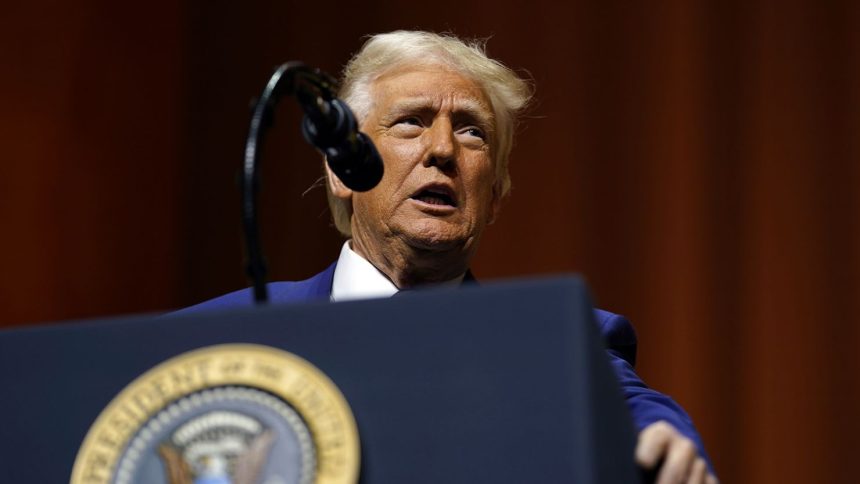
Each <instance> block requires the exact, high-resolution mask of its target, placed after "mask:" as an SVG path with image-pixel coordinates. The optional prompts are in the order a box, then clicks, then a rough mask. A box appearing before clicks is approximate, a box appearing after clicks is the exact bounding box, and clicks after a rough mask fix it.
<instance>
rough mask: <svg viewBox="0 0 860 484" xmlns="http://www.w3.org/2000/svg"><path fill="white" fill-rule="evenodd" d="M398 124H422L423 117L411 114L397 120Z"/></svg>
mask: <svg viewBox="0 0 860 484" xmlns="http://www.w3.org/2000/svg"><path fill="white" fill-rule="evenodd" d="M396 124H407V125H410V126H421V119H419V118H418V117H416V116H409V117H406V118H402V119H399V120H397V123H396Z"/></svg>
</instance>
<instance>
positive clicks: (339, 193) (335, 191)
mask: <svg viewBox="0 0 860 484" xmlns="http://www.w3.org/2000/svg"><path fill="white" fill-rule="evenodd" d="M323 165H325V178H326V183H328V189H329V190H330V191H331V194H332V195H334V196H335V197H337V198H340V199H342V200H351V199H352V190H351V189H349V188H348V187H347V186H346V185H344V184H343V182H342V181H340V178H338V177H337V175H335V174H334V172H333V171H331V168H329V166H328V162H326V161H325V160H323Z"/></svg>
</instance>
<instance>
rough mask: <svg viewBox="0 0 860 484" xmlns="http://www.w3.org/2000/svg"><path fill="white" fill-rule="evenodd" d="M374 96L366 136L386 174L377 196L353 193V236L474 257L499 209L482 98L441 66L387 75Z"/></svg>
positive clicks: (489, 119) (490, 128) (489, 120)
mask: <svg viewBox="0 0 860 484" xmlns="http://www.w3.org/2000/svg"><path fill="white" fill-rule="evenodd" d="M371 97H372V99H373V103H372V105H371V108H370V112H369V114H368V116H367V118H366V119H365V120H364V121H363V123H362V124H361V130H362V131H364V132H365V133H367V134H368V136H370V138H371V139H372V140H373V142H374V144H375V145H376V147H377V149H378V150H379V153H380V154H381V155H382V158H383V160H384V162H385V175H384V176H383V178H382V181H381V182H380V183H379V185H377V186H376V187H375V188H374V189H372V190H370V191H368V192H365V193H353V194H352V205H353V218H352V232H353V237H354V238H355V239H363V240H364V241H365V243H378V242H381V241H382V240H381V238H389V237H395V238H399V239H401V240H402V241H405V242H406V243H407V244H408V245H409V246H411V247H414V248H418V249H429V250H446V249H453V248H457V247H465V248H466V249H471V250H474V248H475V246H476V243H477V240H478V238H479V237H480V235H481V233H482V232H483V229H484V227H485V226H486V225H487V224H488V223H490V222H491V221H492V220H493V219H494V218H495V215H496V212H497V210H498V206H499V200H498V196H497V194H496V190H495V189H494V185H495V165H494V162H493V155H494V153H493V150H492V148H491V147H492V146H493V144H494V143H493V141H494V138H493V137H494V136H495V132H494V128H495V121H494V118H493V111H492V109H491V107H490V106H491V105H490V102H489V100H488V99H487V97H486V96H485V95H484V93H483V91H482V90H481V89H480V87H479V86H478V85H477V84H476V83H475V82H473V81H471V80H470V79H467V78H465V77H463V76H462V75H460V74H458V73H456V72H454V71H452V70H449V69H448V68H445V67H443V66H440V65H437V66H420V67H408V68H401V69H397V70H395V71H393V72H390V73H387V74H385V75H384V76H382V77H381V78H379V79H377V80H376V81H375V82H374V84H373V85H372V86H371ZM383 245H384V244H383Z"/></svg>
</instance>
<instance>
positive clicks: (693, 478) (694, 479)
mask: <svg viewBox="0 0 860 484" xmlns="http://www.w3.org/2000/svg"><path fill="white" fill-rule="evenodd" d="M707 475H708V464H706V463H705V459H702V458H701V457H698V458H697V459H696V460H695V461H694V462H693V466H692V467H691V468H690V478H689V479H687V482H688V483H690V484H704V483H705V476H707Z"/></svg>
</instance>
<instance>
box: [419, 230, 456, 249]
mask: <svg viewBox="0 0 860 484" xmlns="http://www.w3.org/2000/svg"><path fill="white" fill-rule="evenodd" d="M405 235H406V237H405V238H406V240H407V243H408V244H409V245H410V246H411V247H414V248H416V249H421V250H429V251H449V250H454V249H459V248H462V247H463V246H465V245H466V241H467V240H468V237H464V236H462V235H460V234H452V233H450V232H446V231H434V230H416V231H411V232H407V233H406V234H405Z"/></svg>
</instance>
